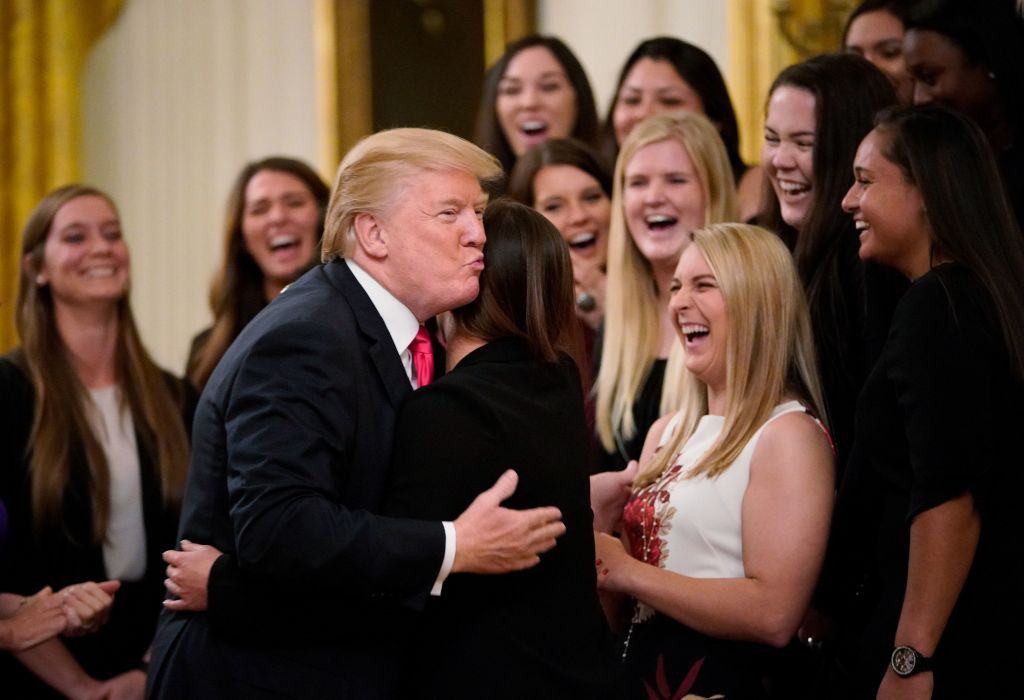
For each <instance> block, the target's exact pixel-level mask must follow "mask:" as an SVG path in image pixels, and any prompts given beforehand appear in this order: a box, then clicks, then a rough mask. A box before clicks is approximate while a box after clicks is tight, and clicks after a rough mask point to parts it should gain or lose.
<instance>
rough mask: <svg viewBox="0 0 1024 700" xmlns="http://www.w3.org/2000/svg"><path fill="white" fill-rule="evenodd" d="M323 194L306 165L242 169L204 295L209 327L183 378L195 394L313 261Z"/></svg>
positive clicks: (285, 162)
mask: <svg viewBox="0 0 1024 700" xmlns="http://www.w3.org/2000/svg"><path fill="white" fill-rule="evenodd" d="M329 196H330V190H329V189H328V188H327V185H325V184H324V182H323V180H321V179H320V176H319V175H317V174H316V172H314V171H313V169H312V168H310V167H309V166H308V165H306V164H305V163H303V162H302V161H300V160H295V159H294V158H284V157H280V156H274V157H270V158H264V159H263V160H258V161H254V162H252V163H249V164H247V165H246V166H245V167H244V168H242V171H241V172H240V173H239V174H238V177H237V178H235V184H234V186H233V187H232V188H231V194H230V195H229V196H228V208H227V220H226V223H225V226H224V259H223V260H222V262H221V266H220V269H219V270H218V271H217V275H216V277H215V278H214V281H213V285H212V287H211V288H210V309H211V310H212V311H213V326H212V327H211V328H208V329H206V330H204V331H202V332H201V333H200V334H199V335H197V336H196V337H195V338H193V339H192V348H191V350H190V352H189V357H188V364H187V366H186V370H185V371H186V373H187V375H188V378H189V379H190V380H191V381H192V383H193V384H194V385H195V386H196V387H197V388H198V389H200V390H201V389H202V388H203V387H204V386H206V380H207V379H209V378H210V374H211V373H212V372H213V368H214V367H216V366H217V363H218V362H220V358H221V357H223V356H224V353H225V351H227V349H228V346H229V345H231V343H232V341H234V339H235V338H236V337H237V336H238V334H239V333H241V331H242V329H243V328H245V326H246V324H248V323H249V321H251V320H252V318H253V316H255V315H256V314H258V313H259V312H260V311H261V310H262V309H263V307H264V306H266V305H267V304H268V303H270V301H271V300H272V299H273V298H274V297H276V296H277V295H278V294H279V293H280V292H281V290H282V289H284V287H285V286H286V285H288V284H291V283H292V282H294V281H295V280H296V279H298V277H299V275H301V274H302V273H303V272H305V271H306V270H307V269H309V267H310V266H312V265H313V264H314V263H315V262H316V255H317V244H318V243H319V241H320V237H321V236H322V235H323V215H324V210H325V209H326V208H327V199H328V197H329Z"/></svg>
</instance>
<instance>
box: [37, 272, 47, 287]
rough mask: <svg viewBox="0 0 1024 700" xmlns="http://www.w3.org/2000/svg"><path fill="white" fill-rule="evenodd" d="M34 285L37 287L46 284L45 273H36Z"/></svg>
mask: <svg viewBox="0 0 1024 700" xmlns="http://www.w3.org/2000/svg"><path fill="white" fill-rule="evenodd" d="M36 286H37V287H45V286H46V275H44V274H43V273H42V272H40V273H39V274H38V275H36Z"/></svg>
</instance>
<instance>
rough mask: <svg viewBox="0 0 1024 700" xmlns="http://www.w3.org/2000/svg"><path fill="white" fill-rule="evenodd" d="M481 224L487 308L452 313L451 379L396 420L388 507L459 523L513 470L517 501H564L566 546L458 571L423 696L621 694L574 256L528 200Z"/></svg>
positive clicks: (422, 664) (434, 639) (502, 207)
mask: <svg viewBox="0 0 1024 700" xmlns="http://www.w3.org/2000/svg"><path fill="white" fill-rule="evenodd" d="M484 226H485V228H486V230H487V268H486V270H485V271H484V273H483V275H482V276H481V291H480V296H479V297H478V298H477V299H476V300H475V301H474V302H472V303H470V304H469V305H467V306H464V307H462V308H460V309H456V310H455V311H453V312H452V320H453V323H452V327H453V332H452V333H449V337H448V364H449V367H450V371H449V372H448V374H446V375H445V376H444V377H442V378H441V379H438V380H437V381H435V382H434V383H432V384H431V385H429V386H427V387H425V388H423V389H420V390H419V391H417V392H415V393H414V394H412V395H411V396H410V398H409V399H408V400H407V401H406V403H405V405H404V406H403V407H402V409H401V411H400V412H399V415H398V422H397V427H396V432H395V452H394V466H393V475H392V479H391V481H390V483H389V486H388V494H389V497H388V499H387V501H386V503H385V509H384V510H385V512H386V513H388V514H393V515H399V516H403V517H414V518H422V519H435V518H437V519H451V518H452V517H454V516H457V515H458V514H459V513H461V512H462V511H463V510H464V509H465V508H466V506H468V505H469V504H470V503H471V502H472V501H473V499H474V498H475V497H476V494H477V493H479V492H480V488H479V485H480V484H484V483H485V482H490V483H493V482H494V480H495V479H497V478H498V476H500V475H501V473H502V472H504V471H505V470H506V469H515V470H516V471H517V472H518V474H519V485H518V487H517V489H516V493H515V494H514V495H513V496H512V497H511V498H510V499H509V500H508V501H506V505H508V506H509V507H512V508H530V507H533V506H536V505H542V504H544V505H555V506H557V507H558V508H559V509H560V510H561V512H562V520H563V522H564V523H565V526H566V534H565V535H563V536H562V537H561V538H559V540H558V545H557V546H556V547H555V548H554V549H553V550H551V551H550V552H547V553H546V554H544V555H542V556H541V561H540V564H538V565H537V566H536V567H534V568H531V569H528V570H526V571H521V572H516V573H512V574H506V575H503V576H473V575H461V574H455V575H452V576H451V577H450V578H449V579H448V580H447V581H446V582H445V584H444V594H443V595H442V596H440V597H438V598H436V599H433V600H432V601H431V606H430V607H428V608H427V612H426V615H425V617H424V620H423V623H422V626H421V628H420V630H419V636H420V640H421V641H420V642H419V644H418V651H417V653H416V654H415V655H414V656H413V658H414V666H415V668H414V669H413V670H412V672H411V673H410V676H409V679H410V683H411V685H410V690H414V691H415V694H416V695H417V696H421V697H428V698H479V697H488V698H523V697H532V698H552V699H554V698H604V697H608V698H611V697H617V696H616V694H615V690H616V689H615V679H616V675H617V665H616V664H615V663H614V659H613V656H612V640H611V635H610V631H609V630H608V629H607V627H606V625H605V622H604V618H603V615H602V613H601V609H600V605H599V603H598V599H597V591H596V577H595V572H594V540H593V534H592V532H593V531H592V516H591V512H590V501H589V488H588V480H587V474H588V472H587V464H586V444H587V429H586V424H585V421H584V414H583V389H582V385H581V383H580V374H579V370H578V368H577V365H576V363H575V362H574V361H573V359H572V356H574V355H578V345H579V341H578V332H577V327H576V324H575V323H573V318H574V315H575V311H574V305H573V275H572V264H571V262H570V260H569V251H568V248H567V247H566V245H565V243H564V242H563V241H562V239H561V236H560V235H559V233H558V231H557V230H556V229H555V228H554V226H552V225H551V224H550V223H549V222H548V221H547V220H546V219H544V218H543V217H542V216H541V215H540V214H539V213H537V212H535V211H534V210H532V209H530V208H529V207H526V206H524V205H521V204H514V203H511V202H507V203H502V202H499V203H495V204H492V205H491V206H490V207H488V209H487V211H486V213H485V214H484ZM485 486H486V485H485Z"/></svg>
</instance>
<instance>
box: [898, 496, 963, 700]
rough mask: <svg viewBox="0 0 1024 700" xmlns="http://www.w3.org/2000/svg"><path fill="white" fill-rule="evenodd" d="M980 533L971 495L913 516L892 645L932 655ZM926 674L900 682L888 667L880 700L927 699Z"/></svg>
mask: <svg viewBox="0 0 1024 700" xmlns="http://www.w3.org/2000/svg"><path fill="white" fill-rule="evenodd" d="M980 535H981V517H980V515H979V514H978V511H977V510H976V509H975V507H974V498H973V497H972V496H971V494H970V492H966V493H963V494H961V495H959V496H957V497H956V498H953V499H951V500H949V501H946V502H945V503H941V504H939V505H937V506H935V507H934V508H929V509H928V510H926V511H923V512H921V513H918V514H917V515H916V516H915V517H914V520H913V521H912V522H911V524H910V560H909V565H908V568H907V590H906V593H905V594H904V597H903V608H902V610H901V611H900V621H899V625H898V626H897V628H896V638H895V640H894V646H897V645H900V646H911V647H914V648H915V649H917V650H918V651H919V652H920V653H921V654H923V655H924V656H931V655H932V654H933V653H935V648H936V647H937V646H938V644H939V640H940V639H942V632H943V630H944V629H945V627H946V623H947V622H948V621H949V616H950V614H951V613H952V612H953V606H954V605H955V604H956V601H957V598H959V596H960V591H961V590H962V589H963V586H964V581H966V580H967V573H968V572H969V571H970V569H971V563H972V562H973V561H974V554H975V552H976V551H977V548H978V538H979V537H980ZM933 685H934V679H933V676H932V674H931V673H918V674H915V675H913V676H911V677H909V678H900V677H899V676H897V675H896V673H895V672H894V671H893V670H892V668H891V667H890V668H889V669H888V670H887V671H886V673H885V676H884V677H883V679H882V684H881V686H880V687H879V689H878V698H879V700H882V699H885V700H888V699H889V698H907V699H914V698H930V697H931V696H932V688H933Z"/></svg>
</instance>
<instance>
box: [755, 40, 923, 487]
mask: <svg viewBox="0 0 1024 700" xmlns="http://www.w3.org/2000/svg"><path fill="white" fill-rule="evenodd" d="M895 102H896V96H895V93H894V91H893V88H892V85H891V84H890V82H889V81H888V80H887V79H886V77H885V76H884V75H883V74H882V73H881V72H880V71H879V70H878V69H877V68H875V67H874V66H872V65H871V64H870V63H868V62H867V61H866V60H864V59H863V58H860V57H859V56H854V55H851V54H827V55H823V56H817V57H815V58H811V59H809V60H807V61H804V62H803V63H798V64H795V65H792V66H789V67H788V68H785V69H784V70H783V71H782V72H781V73H779V76H778V77H777V78H776V79H775V82H774V83H773V84H772V87H771V90H770V92H769V95H768V106H767V110H766V111H767V114H766V117H765V137H764V148H763V150H762V155H761V162H762V163H763V164H764V167H765V172H766V174H767V176H768V182H769V183H770V185H771V190H772V193H773V195H772V196H768V197H767V199H768V208H767V210H766V211H765V213H764V216H763V217H762V223H763V225H764V226H765V227H766V228H768V229H770V230H773V231H775V232H776V233H778V234H779V235H780V236H781V237H782V239H783V240H784V241H785V242H786V243H787V244H788V245H789V246H790V249H791V250H792V251H793V256H794V257H795V258H796V264H797V270H799V272H800V276H801V278H802V279H803V281H804V288H805V289H806V290H807V299H808V304H809V305H810V309H811V319H812V328H813V329H814V342H815V346H816V348H817V351H818V367H819V369H820V371H821V382H822V386H823V389H824V393H825V407H826V410H827V412H828V417H829V427H830V428H831V430H832V436H833V438H834V439H835V443H836V449H837V452H838V455H839V459H838V461H837V464H838V466H839V468H840V469H841V468H842V467H843V464H844V460H845V458H846V456H847V455H848V454H849V450H850V445H851V444H852V437H853V408H854V405H855V404H856V401H857V394H858V393H859V391H860V387H861V385H862V384H863V382H864V378H865V377H866V376H867V373H868V372H869V371H870V369H871V367H872V365H873V364H874V358H875V357H877V355H878V352H879V350H880V348H881V346H882V343H883V342H884V339H885V333H886V331H887V329H888V319H889V317H890V316H891V314H892V309H893V308H894V307H895V305H896V300H897V299H898V298H899V295H900V294H901V293H902V291H903V289H904V288H905V286H906V283H905V282H903V281H902V280H900V279H899V276H898V275H896V274H895V273H891V272H888V271H886V270H881V269H877V268H876V269H868V268H865V267H864V266H862V265H861V263H860V261H859V260H858V259H857V234H856V231H855V230H854V227H853V222H852V221H850V220H849V217H847V216H846V215H845V214H843V210H842V208H841V206H840V203H841V202H842V199H843V195H844V194H845V193H846V190H847V189H848V187H849V176H848V174H847V172H845V171H844V168H848V167H849V166H850V164H852V163H853V156H854V153H856V151H857V145H858V144H859V143H860V139H862V138H863V137H864V135H865V134H867V133H868V132H869V131H870V130H871V126H872V123H873V119H874V115H875V113H876V112H878V110H880V109H882V108H884V107H890V106H892V105H893V104H895Z"/></svg>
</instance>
